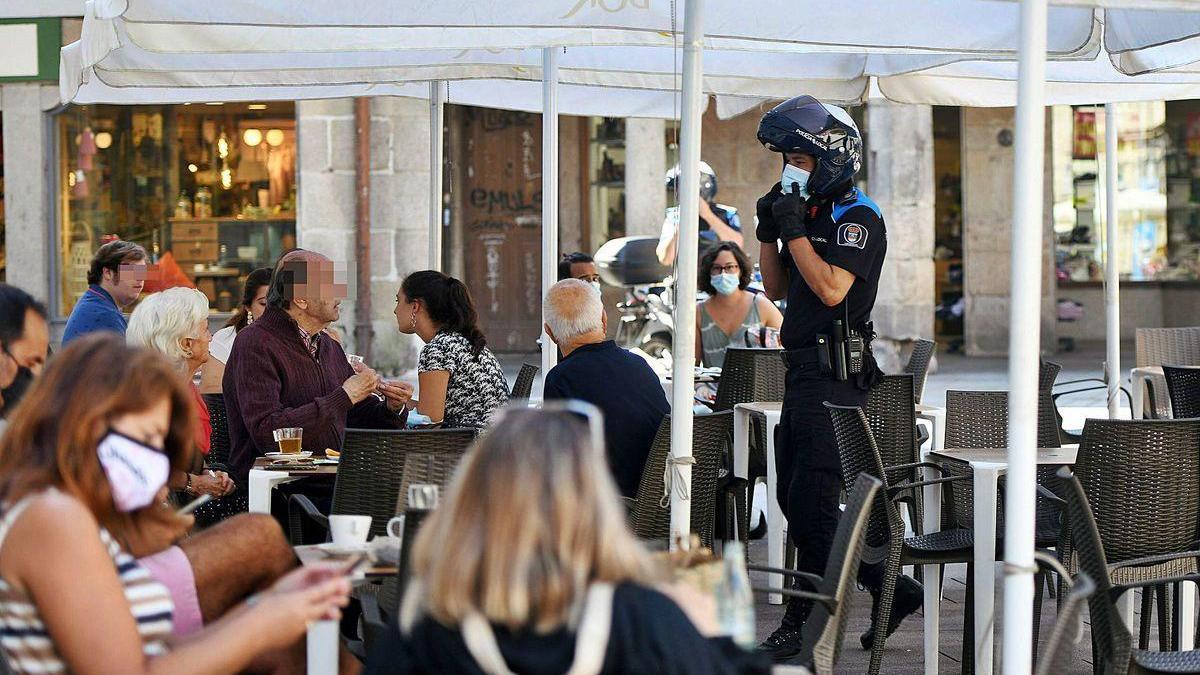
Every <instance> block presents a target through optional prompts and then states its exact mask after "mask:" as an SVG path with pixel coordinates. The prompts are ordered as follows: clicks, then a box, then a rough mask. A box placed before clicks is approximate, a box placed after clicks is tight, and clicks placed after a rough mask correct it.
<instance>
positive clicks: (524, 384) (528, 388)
mask: <svg viewBox="0 0 1200 675" xmlns="http://www.w3.org/2000/svg"><path fill="white" fill-rule="evenodd" d="M539 370H541V368H539V367H537V366H535V365H532V364H529V363H525V364H522V365H521V370H520V372H518V373H517V379H516V381H515V382H513V386H512V393H511V394H509V398H512V399H527V398H529V396H530V395H531V394H532V393H533V381H534V380H535V379H536V378H537V374H538V371H539Z"/></svg>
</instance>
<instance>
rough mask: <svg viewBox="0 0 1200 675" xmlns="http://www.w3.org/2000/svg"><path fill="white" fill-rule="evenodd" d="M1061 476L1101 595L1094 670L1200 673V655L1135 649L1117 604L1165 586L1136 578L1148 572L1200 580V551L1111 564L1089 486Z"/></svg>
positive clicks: (1094, 603)
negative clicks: (1199, 570)
mask: <svg viewBox="0 0 1200 675" xmlns="http://www.w3.org/2000/svg"><path fill="white" fill-rule="evenodd" d="M1168 424H1169V422H1168ZM1088 436H1089V434H1088V429H1087V427H1084V437H1085V438H1087V437H1088ZM1058 476H1059V478H1061V479H1062V483H1063V485H1064V489H1065V492H1066V495H1067V513H1068V519H1067V520H1068V527H1069V528H1070V532H1071V540H1072V542H1073V544H1074V547H1075V558H1076V559H1077V562H1078V567H1079V569H1080V570H1081V572H1082V573H1083V574H1086V575H1087V576H1088V577H1089V578H1090V579H1092V580H1093V581H1094V582H1095V584H1096V592H1095V593H1093V594H1092V595H1091V597H1089V598H1088V614H1089V616H1090V618H1091V633H1092V663H1093V669H1094V671H1095V672H1098V673H1119V674H1124V673H1149V672H1158V673H1161V672H1170V673H1200V651H1198V650H1192V651H1186V652H1177V651H1158V652H1152V651H1146V650H1144V649H1136V648H1134V647H1133V636H1132V635H1130V633H1129V630H1128V629H1127V628H1126V627H1125V622H1124V621H1123V620H1122V618H1121V616H1120V614H1119V613H1118V612H1117V607H1116V603H1115V601H1116V599H1117V598H1118V597H1119V595H1120V594H1121V593H1124V592H1127V591H1129V590H1132V589H1135V588H1144V587H1146V586H1151V585H1159V584H1161V583H1163V581H1164V579H1162V578H1140V579H1135V578H1136V577H1140V576H1142V572H1141V570H1145V569H1147V568H1150V569H1162V568H1164V567H1169V568H1174V570H1175V571H1176V573H1175V574H1174V575H1173V576H1172V577H1170V578H1169V579H1166V580H1168V581H1171V582H1180V581H1197V580H1200V577H1198V576H1197V575H1196V574H1195V573H1194V570H1195V561H1196V558H1197V557H1200V551H1194V550H1181V551H1176V552H1172V553H1167V554H1164V555H1157V556H1151V557H1146V558H1140V559H1132V560H1126V561H1124V562H1120V563H1116V564H1109V562H1108V555H1107V551H1108V550H1111V548H1112V547H1111V546H1110V544H1109V539H1108V537H1105V536H1104V535H1103V533H1102V532H1101V530H1102V529H1103V524H1102V523H1103V521H1100V522H1098V521H1097V516H1098V514H1096V512H1095V511H1094V510H1093V506H1094V505H1096V500H1095V499H1093V497H1092V496H1091V495H1089V494H1088V492H1087V489H1086V487H1085V486H1084V485H1083V484H1082V483H1081V482H1080V481H1079V480H1078V479H1077V478H1076V476H1075V474H1073V473H1072V472H1071V470H1070V469H1067V468H1063V469H1060V470H1059V472H1058ZM1105 501H1107V500H1105ZM1118 501H1120V500H1118ZM1102 508H1104V506H1103V505H1102ZM1107 510H1109V511H1112V510H1114V509H1113V506H1112V505H1107ZM1187 568H1191V570H1192V572H1190V573H1181V570H1184V569H1187ZM1118 578H1124V579H1130V580H1129V581H1125V582H1121V581H1117V579H1118ZM1060 617H1061V613H1060ZM1051 672H1053V671H1051Z"/></svg>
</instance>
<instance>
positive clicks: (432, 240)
mask: <svg viewBox="0 0 1200 675" xmlns="http://www.w3.org/2000/svg"><path fill="white" fill-rule="evenodd" d="M443 103H444V99H443V97H442V83H441V82H440V81H438V80H434V81H432V82H430V83H429V269H431V270H440V269H442V186H443V185H444V184H445V183H444V182H443V180H444V179H443V174H442V171H443V170H444V167H445V162H444V161H443V157H444V156H443V152H444V147H443V145H442V129H443V127H444V126H445V105H443Z"/></svg>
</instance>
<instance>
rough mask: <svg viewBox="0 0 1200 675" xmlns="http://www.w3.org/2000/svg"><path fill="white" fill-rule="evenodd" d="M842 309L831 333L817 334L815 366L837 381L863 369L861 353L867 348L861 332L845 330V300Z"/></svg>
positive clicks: (847, 319) (847, 322) (847, 315)
mask: <svg viewBox="0 0 1200 675" xmlns="http://www.w3.org/2000/svg"><path fill="white" fill-rule="evenodd" d="M842 310H843V312H844V319H835V320H834V322H833V333H832V335H824V334H818V335H817V367H818V368H819V370H820V372H821V374H822V375H832V376H833V379H835V380H838V381H839V382H844V381H846V380H848V379H850V376H851V375H857V374H859V373H861V372H862V371H863V354H864V352H866V350H867V344H866V340H864V339H863V336H862V334H861V333H859V332H858V331H856V330H847V327H848V326H849V325H850V316H849V310H848V309H846V305H845V302H843V303H842Z"/></svg>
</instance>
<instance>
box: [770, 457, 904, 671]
mask: <svg viewBox="0 0 1200 675" xmlns="http://www.w3.org/2000/svg"><path fill="white" fill-rule="evenodd" d="M882 488H883V483H881V482H880V481H879V480H878V479H875V478H872V477H871V476H868V475H866V474H859V475H858V477H857V478H855V479H854V484H853V487H852V488H851V489H850V492H849V495H848V496H847V498H846V510H845V511H843V512H842V515H841V518H840V519H839V520H838V527H837V532H836V533H835V534H834V537H833V546H832V547H831V548H830V551H829V559H828V560H827V561H826V563H825V575H824V576H821V577H818V576H816V575H812V574H806V573H804V572H797V571H794V570H781V569H776V568H774V567H763V566H760V565H747V568H748V569H749V570H750V571H754V572H775V573H779V574H783V575H785V576H787V577H795V578H796V579H799V580H800V582H802V583H807V584H808V585H810V586H811V588H812V589H813V590H812V591H801V590H788V589H778V588H765V587H755V589H754V590H755V591H756V592H762V593H781V594H783V595H787V596H789V597H795V598H802V599H807V600H812V601H813V610H812V613H811V614H810V615H809V617H808V620H807V621H806V622H805V623H804V641H803V645H804V647H803V649H804V651H802V652H801V653H800V658H799V661H800V662H801V663H803V664H805V665H806V666H807V667H808V668H810V669H811V670H812V671H813V672H815V673H816V674H817V675H831V674H832V673H833V667H834V665H835V664H836V663H837V659H838V654H839V653H840V652H841V649H842V637H843V636H844V635H845V633H846V621H847V620H848V619H849V617H850V599H851V598H852V597H853V595H854V594H853V593H852V592H851V591H852V589H853V587H854V579H855V577H856V576H857V575H858V565H859V561H860V560H861V559H862V547H863V541H864V539H865V537H866V534H867V521H868V519H869V518H870V516H871V505H872V504H873V503H874V501H875V497H876V494H877V493H878V492H879V491H880V490H881V489H882Z"/></svg>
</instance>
